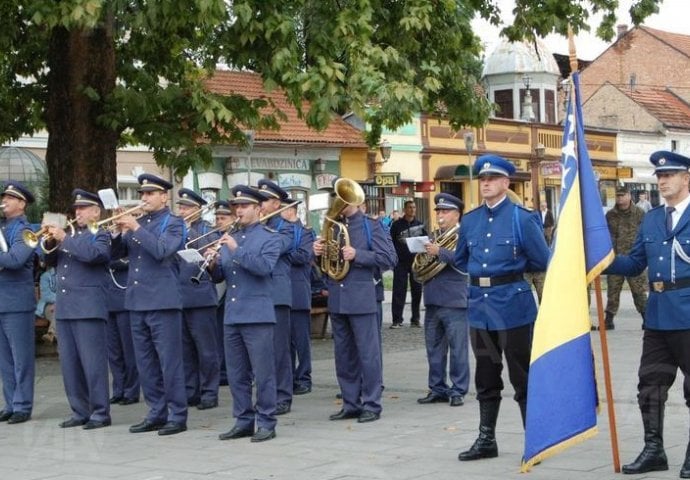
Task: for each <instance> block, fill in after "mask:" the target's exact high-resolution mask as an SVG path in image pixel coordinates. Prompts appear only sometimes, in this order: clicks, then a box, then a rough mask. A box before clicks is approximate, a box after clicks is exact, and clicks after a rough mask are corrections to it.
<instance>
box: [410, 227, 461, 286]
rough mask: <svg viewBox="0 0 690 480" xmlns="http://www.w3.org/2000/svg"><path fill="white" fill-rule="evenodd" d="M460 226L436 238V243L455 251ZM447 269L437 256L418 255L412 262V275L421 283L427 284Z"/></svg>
mask: <svg viewBox="0 0 690 480" xmlns="http://www.w3.org/2000/svg"><path fill="white" fill-rule="evenodd" d="M459 228H460V225H455V226H454V227H453V228H450V229H448V230H446V231H445V232H444V233H441V234H440V235H438V236H437V237H436V239H435V240H434V243H436V245H438V246H439V247H441V248H446V249H448V250H455V247H456V245H457V244H458V229H459ZM444 268H446V263H445V262H441V261H440V260H439V257H437V256H436V255H429V254H428V253H418V254H417V255H415V256H414V260H413V262H412V275H413V276H414V279H415V280H417V281H418V282H419V283H425V282H428V281H429V280H431V279H432V278H434V277H435V276H436V275H437V274H438V273H439V272H440V271H441V270H443V269H444Z"/></svg>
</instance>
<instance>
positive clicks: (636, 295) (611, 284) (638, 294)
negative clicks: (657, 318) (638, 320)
mask: <svg viewBox="0 0 690 480" xmlns="http://www.w3.org/2000/svg"><path fill="white" fill-rule="evenodd" d="M623 280H627V281H628V285H629V286H630V292H631V293H632V296H633V302H634V303H635V309H636V310H637V311H638V312H639V313H640V315H642V314H643V313H644V311H645V309H646V308H647V272H646V271H645V272H642V273H641V274H640V275H638V276H636V277H624V276H622V275H608V276H607V278H606V282H607V299H606V311H607V312H608V313H610V314H612V315H615V314H616V313H618V305H619V304H620V297H621V289H622V288H623Z"/></svg>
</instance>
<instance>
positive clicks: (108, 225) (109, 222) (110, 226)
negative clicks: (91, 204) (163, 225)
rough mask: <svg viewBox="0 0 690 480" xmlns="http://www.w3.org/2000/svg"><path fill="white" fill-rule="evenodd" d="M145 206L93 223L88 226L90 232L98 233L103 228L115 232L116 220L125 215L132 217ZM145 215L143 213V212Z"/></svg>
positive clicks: (137, 206) (141, 205) (140, 205)
mask: <svg viewBox="0 0 690 480" xmlns="http://www.w3.org/2000/svg"><path fill="white" fill-rule="evenodd" d="M143 206H144V204H143V203H140V204H139V205H136V206H134V207H132V208H130V209H127V210H125V211H124V212H120V213H117V214H115V215H111V216H110V217H108V218H105V219H103V220H99V221H98V222H91V223H89V225H88V228H89V231H90V232H91V233H93V234H95V233H96V232H98V229H99V228H101V227H103V228H104V229H106V230H108V231H109V232H114V231H115V230H116V228H117V225H116V224H115V223H114V222H115V220H117V219H118V218H122V217H124V216H125V215H132V214H133V213H134V212H136V211H137V210H141V208H142V207H143ZM142 214H143V212H142Z"/></svg>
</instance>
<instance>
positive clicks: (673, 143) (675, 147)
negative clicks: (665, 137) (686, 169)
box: [671, 140, 678, 152]
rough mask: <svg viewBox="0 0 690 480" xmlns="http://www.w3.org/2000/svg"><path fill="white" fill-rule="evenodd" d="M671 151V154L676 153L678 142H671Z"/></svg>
mask: <svg viewBox="0 0 690 480" xmlns="http://www.w3.org/2000/svg"><path fill="white" fill-rule="evenodd" d="M671 151H672V152H677V151H678V140H671Z"/></svg>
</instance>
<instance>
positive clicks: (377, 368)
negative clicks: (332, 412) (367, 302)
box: [331, 313, 382, 413]
mask: <svg viewBox="0 0 690 480" xmlns="http://www.w3.org/2000/svg"><path fill="white" fill-rule="evenodd" d="M331 324H332V328H333V346H334V349H335V373H336V376H337V377H338V384H339V385H340V391H341V392H342V394H343V410H345V411H346V412H350V413H352V412H358V411H361V410H368V411H371V412H374V413H380V412H381V378H382V376H381V344H380V341H379V333H378V324H377V320H376V313H367V314H361V315H352V314H350V315H348V314H331Z"/></svg>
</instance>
